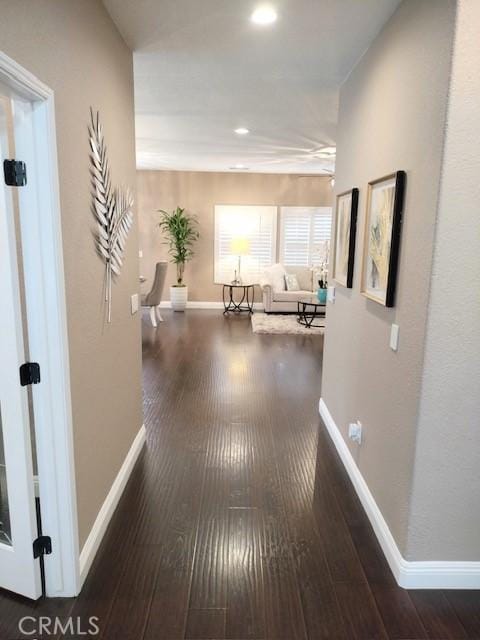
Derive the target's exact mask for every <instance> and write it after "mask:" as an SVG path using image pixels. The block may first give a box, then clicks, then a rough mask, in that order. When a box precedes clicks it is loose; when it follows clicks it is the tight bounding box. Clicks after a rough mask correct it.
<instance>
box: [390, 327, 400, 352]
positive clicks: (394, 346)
mask: <svg viewBox="0 0 480 640" xmlns="http://www.w3.org/2000/svg"><path fill="white" fill-rule="evenodd" d="M399 332H400V327H399V326H398V324H392V329H391V331H390V349H391V350H392V351H398V334H399Z"/></svg>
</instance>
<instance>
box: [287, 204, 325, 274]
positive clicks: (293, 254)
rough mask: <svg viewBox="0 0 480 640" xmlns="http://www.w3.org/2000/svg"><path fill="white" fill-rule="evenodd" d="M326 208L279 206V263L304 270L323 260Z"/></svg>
mask: <svg viewBox="0 0 480 640" xmlns="http://www.w3.org/2000/svg"><path fill="white" fill-rule="evenodd" d="M331 224H332V210H331V208H330V207H282V208H281V233H280V262H281V263H282V264H284V265H285V266H299V267H308V266H312V265H318V264H320V263H321V262H323V261H324V260H325V259H326V257H327V256H326V253H327V247H328V243H329V241H330V233H331V231H330V230H331Z"/></svg>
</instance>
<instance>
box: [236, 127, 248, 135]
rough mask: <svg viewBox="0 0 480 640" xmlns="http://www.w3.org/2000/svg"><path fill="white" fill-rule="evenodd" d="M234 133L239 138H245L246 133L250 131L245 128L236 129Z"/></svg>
mask: <svg viewBox="0 0 480 640" xmlns="http://www.w3.org/2000/svg"><path fill="white" fill-rule="evenodd" d="M235 133H237V134H238V135H239V136H246V135H247V133H250V131H249V130H248V129H246V128H245V127H238V129H235Z"/></svg>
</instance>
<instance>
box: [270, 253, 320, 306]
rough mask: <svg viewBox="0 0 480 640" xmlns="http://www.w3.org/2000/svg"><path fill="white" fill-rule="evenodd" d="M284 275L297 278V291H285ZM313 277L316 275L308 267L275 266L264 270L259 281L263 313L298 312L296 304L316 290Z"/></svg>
mask: <svg viewBox="0 0 480 640" xmlns="http://www.w3.org/2000/svg"><path fill="white" fill-rule="evenodd" d="M285 273H293V274H295V275H296V276H297V280H298V284H299V287H300V290H299V291H287V290H286V286H285ZM315 277H316V274H314V272H313V271H312V269H310V268H309V267H291V266H289V267H283V265H281V264H275V265H272V266H271V267H268V268H267V269H265V273H264V276H263V277H262V278H261V280H260V286H261V288H262V296H263V307H264V311H265V313H292V312H293V313H295V312H296V311H297V310H298V305H297V302H298V301H299V300H301V299H302V298H306V297H308V296H311V295H313V294H314V293H315V291H316V290H317V286H316V285H317V283H316V282H314V278H315Z"/></svg>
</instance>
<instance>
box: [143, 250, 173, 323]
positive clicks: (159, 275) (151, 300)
mask: <svg viewBox="0 0 480 640" xmlns="http://www.w3.org/2000/svg"><path fill="white" fill-rule="evenodd" d="M167 266H168V263H167V262H157V264H156V265H155V277H154V279H153V284H152V288H151V289H150V291H149V292H148V293H146V294H144V295H142V307H148V308H149V309H150V320H151V321H152V325H153V326H154V327H156V326H157V318H158V321H159V322H163V318H162V316H161V315H160V309H159V305H160V302H161V300H162V292H163V285H164V284H165V276H166V275H167Z"/></svg>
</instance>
